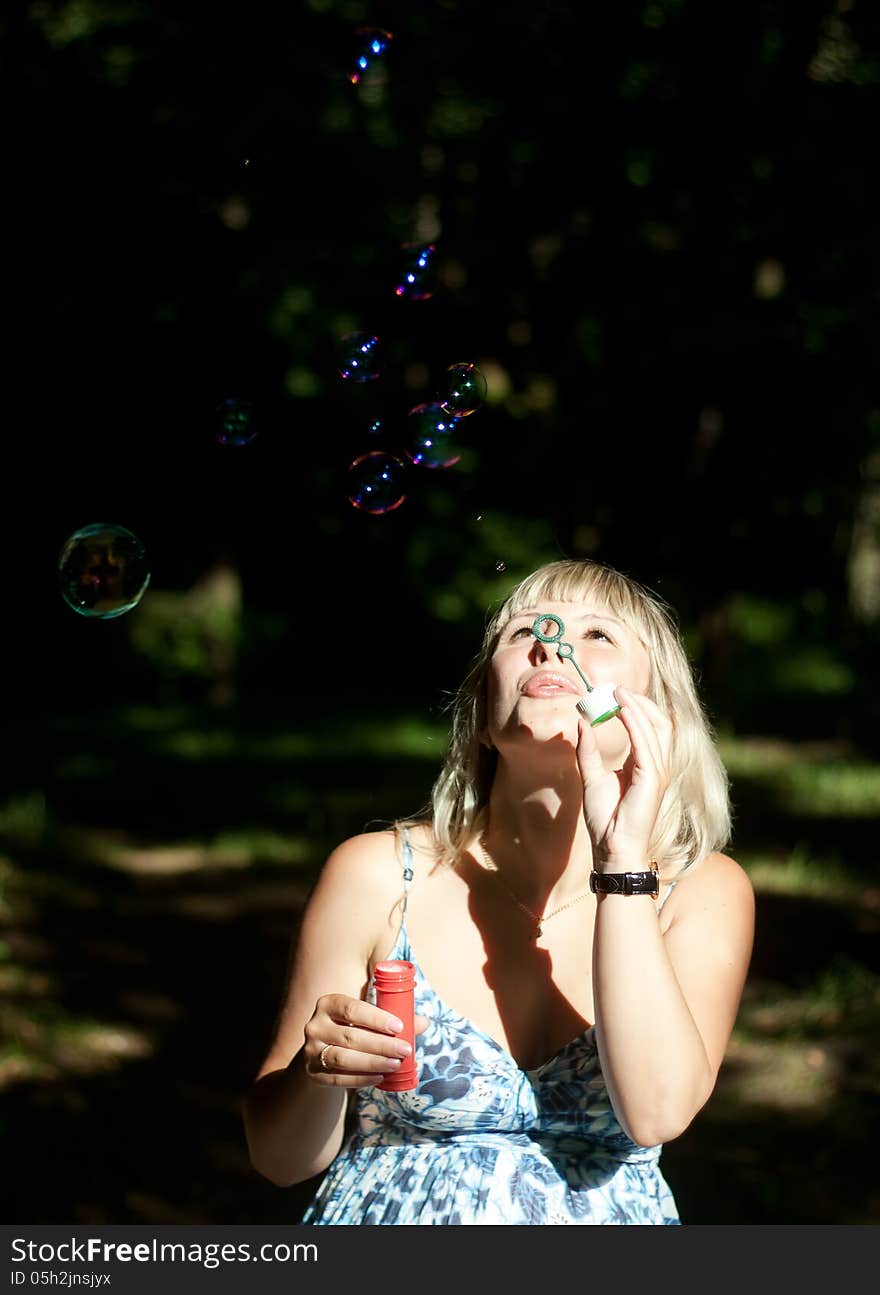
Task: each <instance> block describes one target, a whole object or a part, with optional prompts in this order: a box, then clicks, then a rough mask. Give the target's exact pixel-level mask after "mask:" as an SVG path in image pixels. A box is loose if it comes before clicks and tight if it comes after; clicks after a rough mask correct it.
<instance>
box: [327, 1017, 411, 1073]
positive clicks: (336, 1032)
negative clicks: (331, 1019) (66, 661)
mask: <svg viewBox="0 0 880 1295" xmlns="http://www.w3.org/2000/svg"><path fill="white" fill-rule="evenodd" d="M324 1031H325V1032H324V1037H323V1039H321V1040H317V1041H316V1044H315V1046H316V1047H317V1044H318V1042H320V1044H321V1046H322V1047H323V1045H324V1044H325V1043H330V1044H332V1045H333V1046H332V1047H331V1050H330V1051H331V1052H336V1051H337V1050H338V1051H340V1052H354V1053H357V1055H358V1056H360V1057H376V1058H377V1059H379V1060H380V1061H381V1060H382V1059H383V1058H385V1059H387V1058H389V1057H391V1058H394V1057H397V1058H399V1057H403V1056H407V1057H408V1056H409V1055H410V1051H411V1049H409V1047H408V1044H407V1043H406V1040H405V1039H402V1038H400V1036H399V1035H392V1034H379V1033H378V1032H377V1031H376V1030H361V1029H358V1028H357V1026H352V1025H346V1026H341V1027H339V1026H335V1027H334V1026H325V1027H324ZM326 1055H327V1057H328V1058H329V1056H330V1053H327V1054H326ZM334 1064H335V1066H336V1068H337V1069H339V1070H344V1069H346V1067H345V1066H342V1065H340V1064H339V1063H338V1062H335V1063H334ZM349 1068H350V1067H349Z"/></svg>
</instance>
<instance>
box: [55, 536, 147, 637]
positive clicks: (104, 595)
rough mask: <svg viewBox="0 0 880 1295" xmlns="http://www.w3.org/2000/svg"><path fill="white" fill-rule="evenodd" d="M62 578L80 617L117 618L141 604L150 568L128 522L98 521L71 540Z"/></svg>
mask: <svg viewBox="0 0 880 1295" xmlns="http://www.w3.org/2000/svg"><path fill="white" fill-rule="evenodd" d="M58 578H59V581H60V584H61V593H62V596H63V597H64V601H65V602H66V603H67V605H68V607H72V608H73V610H74V611H75V612H78V613H79V615H80V616H90V617H95V618H97V619H99V620H111V619H112V618H113V617H114V616H121V615H122V614H123V613H124V612H130V611H131V609H132V608H133V607H136V606H137V605H138V603H139V602H140V600H141V598H142V597H143V595H144V592H145V590H146V588H147V586H148V584H149V583H150V571H149V568H148V566H147V556H146V552H145V550H144V546H143V544H141V542H140V540H139V539H138V538H137V536H136V535H133V534H132V532H131V531H129V530H126V528H125V527H124V526H115V525H113V524H111V523H107V522H97V523H95V524H94V525H92V526H83V527H81V529H80V530H78V531H74V533H73V534H72V535H71V536H70V538H69V539H68V540H66V541H65V543H64V545H63V547H62V549H61V554H60V556H59V559H58Z"/></svg>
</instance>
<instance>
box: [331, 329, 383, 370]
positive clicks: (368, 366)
mask: <svg viewBox="0 0 880 1295" xmlns="http://www.w3.org/2000/svg"><path fill="white" fill-rule="evenodd" d="M378 346H379V339H378V337H374V336H373V334H372V333H346V334H345V336H344V337H343V338H341V340H340V342H339V358H338V362H337V368H338V370H339V376H340V377H341V378H345V379H346V381H348V382H372V381H373V380H374V379H375V378H378V376H379V368H378V363H379V355H378V349H377V348H378Z"/></svg>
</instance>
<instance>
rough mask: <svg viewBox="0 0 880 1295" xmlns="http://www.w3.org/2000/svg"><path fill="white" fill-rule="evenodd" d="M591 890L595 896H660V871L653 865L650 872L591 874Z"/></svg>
mask: <svg viewBox="0 0 880 1295" xmlns="http://www.w3.org/2000/svg"><path fill="white" fill-rule="evenodd" d="M590 890H591V891H592V892H593V894H594V895H652V896H653V898H654V899H656V898H657V896H658V895H659V894H660V869H659V868H658V867H657V865H656V863H655V864H652V866H651V870H650V872H591V873H590Z"/></svg>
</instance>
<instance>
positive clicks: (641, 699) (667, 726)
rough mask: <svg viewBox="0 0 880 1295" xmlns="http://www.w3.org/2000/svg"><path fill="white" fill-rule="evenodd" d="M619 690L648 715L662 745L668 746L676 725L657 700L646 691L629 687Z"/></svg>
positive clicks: (647, 717)
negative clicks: (633, 690)
mask: <svg viewBox="0 0 880 1295" xmlns="http://www.w3.org/2000/svg"><path fill="white" fill-rule="evenodd" d="M617 692H618V694H620V693H622V694H623V695H624V696H625V697H626V699H627V701H628V702H629V703H631V704H632V705H633V706H634V707H635V708H636V709H637V710H638V711H639V712H640V713H641V714H643V715H644V716H645V717H646V719H647V721H648V723H649V724H650V726H651V728H652V729H653V730H654V732H655V733H656V734H657V736H658V738H659V739H660V745H661V747H663V748H664V749H665V748H668V746H669V744H670V742H671V740H672V734H673V731H674V727H675V726H674V724H673V722H672V720H671V719H670V717H669V716H668V715H667V714H666V713H665V712H664V711H662V710H661V709H660V707H659V706H658V705H657V703H656V702H653V701H651V699H650V697H646V696H645V694H644V693H641V692H632V691H631V690H630V689H628V688H618V689H617ZM619 699H620V698H618V700H619Z"/></svg>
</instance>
